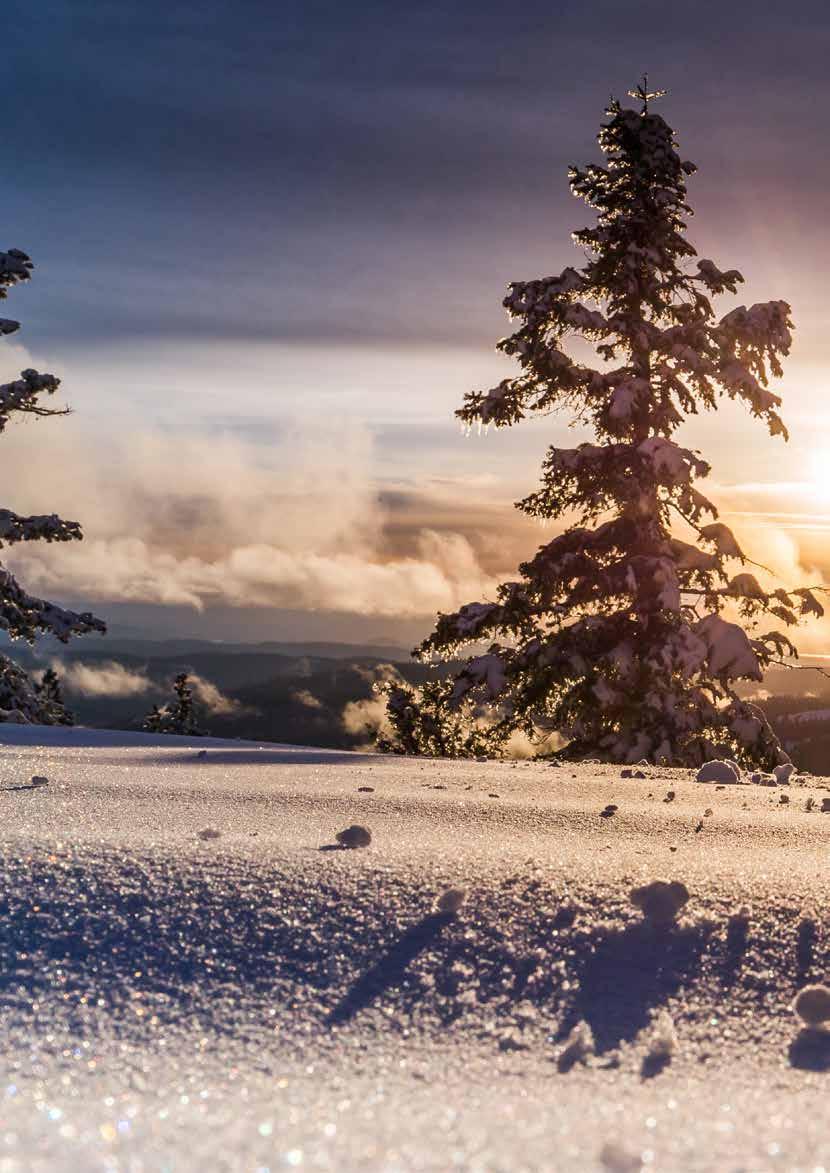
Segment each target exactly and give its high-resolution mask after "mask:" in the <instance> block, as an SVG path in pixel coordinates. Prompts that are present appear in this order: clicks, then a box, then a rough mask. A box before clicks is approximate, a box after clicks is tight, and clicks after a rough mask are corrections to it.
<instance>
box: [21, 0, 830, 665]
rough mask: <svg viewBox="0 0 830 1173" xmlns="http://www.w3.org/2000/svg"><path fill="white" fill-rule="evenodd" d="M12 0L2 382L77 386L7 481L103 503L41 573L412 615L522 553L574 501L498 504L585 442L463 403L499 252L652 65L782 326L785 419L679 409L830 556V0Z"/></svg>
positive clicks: (802, 567) (60, 585)
mask: <svg viewBox="0 0 830 1173" xmlns="http://www.w3.org/2000/svg"><path fill="white" fill-rule="evenodd" d="M4 11H5V13H6V16H7V40H6V49H7V53H6V60H5V69H4V81H3V84H4V87H5V108H6V111H7V117H6V119H5V123H4V138H5V160H6V162H5V176H6V182H5V184H4V198H3V217H4V229H3V231H4V233H5V237H4V239H3V241H2V246H3V247H18V248H22V249H25V250H26V251H27V252H29V253H30V254H31V256H32V258H33V260H34V261H35V263H36V271H35V276H34V279H33V281H32V282H31V283H30V285H29V286H28V287H27V288H25V289H22V290H19V291H16V292H14V293H13V294H12V297H11V298H10V299H9V301H8V302H7V303H6V308H5V310H4V313H6V314H7V315H8V316H12V317H15V318H19V319H20V320H21V321H22V322H23V329H22V330H21V332H20V333H19V334H18V335H17V336H16V338H15V340H14V341H10V342H7V343H6V344H4V347H3V356H2V362H3V375H4V377H13V376H14V374H15V373H16V372H17V371H19V370H20V368H21V367H22V366H26V365H29V364H31V365H35V366H37V367H39V368H40V369H46V370H54V372H55V373H56V374H59V375H60V376H61V377H62V378H63V379H64V391H65V399H66V400H67V401H68V402H69V403H71V405H72V407H73V408H74V409H75V414H74V415H73V416H72V417H71V418H70V419H68V420H52V421H45V422H27V423H25V424H23V425H17V426H15V427H13V428H11V429H10V430H9V432H8V433H7V434H6V435H5V436H4V437H3V440H2V443H3V455H4V459H3V462H2V465H0V470H2V471H0V488H2V494H3V496H2V504H3V505H4V506H7V507H9V508H13V509H16V510H18V511H21V512H23V511H33V512H51V511H53V510H57V511H59V512H60V513H62V514H63V515H64V516H68V517H72V518H76V517H77V518H78V519H79V520H80V521H82V522H83V524H84V528H85V532H86V540H85V542H84V543H83V544H82V545H79V546H78V547H77V548H68V547H66V546H62V547H54V548H53V547H48V548H46V547H45V548H41V549H38V548H36V547H35V546H32V547H31V548H30V549H28V550H26V551H23V552H22V553H20V554H18V555H17V556H16V558H15V560H14V565H15V566H16V567H19V568H20V570H21V574H22V577H23V582H24V584H25V585H26V586H27V587H29V589H31V590H35V591H38V592H42V593H45V594H51V595H53V596H54V597H55V598H56V599H58V600H59V601H69V602H73V603H80V602H83V603H85V604H89V605H94V607H95V609H96V610H97V612H98V613H99V614H101V615H102V616H103V617H105V618H109V619H111V620H113V621H114V623H115V625H116V626H117V625H121V626H123V625H133V626H136V627H139V628H141V629H142V630H143V631H145V632H147V633H150V632H153V633H157V634H170V633H174V632H180V633H183V634H195V633H198V634H202V635H206V636H216V637H220V638H233V639H266V638H280V639H284V638H297V639H299V638H307V637H320V638H341V639H369V638H380V637H386V638H390V639H395V640H399V639H402V640H405V641H407V640H411V639H413V638H414V637H415V636H417V635H418V634H420V633H422V632H424V631H425V630H426V629H427V627H428V625H429V617H430V615H431V614H432V613H434V611H435V610H437V609H445V610H446V609H449V608H452V607H455V606H457V605H458V604H460V603H462V602H465V601H469V599H471V598H475V597H479V596H480V595H481V594H482V593H483V592H486V591H487V590H489V589H491V588H492V584H493V581H494V576H499V575H501V574H507V575H510V574H511V573H512V572H513V571H514V569H515V565H516V563H517V561H518V560H519V559H520V558H521V557H523V556H526V555H530V554H531V553H532V552H533V550H534V548H535V547H536V545H538V544H539V543H540V542H541V541H543V540H545V538H546V536H550V535H551V534H552V533H553V532H555V530H542V529H540V528H539V527H538V526H536V525H535V524H530V523H528V522H527V521H526V520H522V519H521V518H520V517H519V516H518V515H516V514H514V511H513V510H512V508H511V502H512V501H513V500H514V499H516V498H517V497H518V496H520V495H523V494H525V493H527V492H529V491H531V490H532V489H533V487H534V486H535V484H536V481H537V477H538V468H539V464H540V461H541V458H542V456H543V453H544V451H545V448H546V447H547V445H548V444H550V443H552V442H560V443H566V444H568V445H570V444H573V443H576V442H578V440H579V439H582V438H584V437H583V435H582V433H580V432H573V431H569V430H568V429H567V427H566V425H567V420H566V419H564V418H563V419H547V420H544V421H540V422H535V423H532V424H524V425H522V426H520V427H519V428H517V429H513V430H512V431H509V432H508V431H501V432H496V433H491V434H489V435H487V436H477V435H471V436H464V435H463V434H462V433H461V431H460V429H459V427H458V425H457V423H456V422H455V420H454V419H453V415H452V413H453V410H454V409H455V407H457V406H458V405H459V403H460V401H461V398H462V395H463V393H464V392H465V391H466V390H470V389H474V388H486V387H488V386H490V385H491V384H492V383H493V382H496V381H497V380H498V379H499V378H501V377H502V376H503V375H504V374H505V373H508V372H509V371H510V369H511V368H510V366H509V365H508V364H507V363H505V362H504V361H503V360H500V359H498V358H497V357H496V355H495V353H494V350H493V347H494V344H495V342H496V341H497V339H498V338H499V337H501V336H502V335H503V334H505V333H506V332H507V319H506V317H505V315H504V311H503V310H502V307H501V298H502V296H503V290H504V286H505V285H506V283H507V282H508V281H509V280H512V279H527V278H531V277H535V276H543V275H547V274H550V273H554V272H558V271H559V270H561V269H562V268H563V267H564V266H565V265H568V264H578V263H579V261H580V254H579V253H578V251H577V250H576V249H575V248H574V247H573V245H572V244H571V241H570V232H571V230H572V229H574V228H577V227H581V226H583V225H584V224H586V223H589V222H590V220H591V215H590V212H589V210H588V209H585V208H584V207H583V206H582V205H580V204H578V203H577V202H576V201H575V200H574V199H573V198H572V197H571V196H570V194H569V191H568V186H567V174H566V170H567V165H568V164H569V163H570V162H580V163H581V162H586V161H588V160H591V159H595V158H597V157H598V151H597V147H596V143H595V135H596V131H597V127H598V125H599V122H600V119H601V117H602V111H603V107H604V105H605V103H606V101H607V99H608V97H609V95H610V94H615V95H620V96H622V95H624V93H625V91H626V89H628V88H629V87H630V86H631V85H632V84H635V83H636V81H637V79H638V78H639V76H640V75H641V73H642V71H643V70H644V69H647V70H648V71H649V74H650V79H651V80H652V82H653V83H654V84H656V85H660V86H665V87H667V88H668V89H669V90H670V94H669V96H668V97H667V98H665V99H663V101H662V102H661V104H660V112H661V113H662V114H663V116H664V117H666V118H667V120H668V121H669V122H670V123H671V124H672V125H673V126H675V127H676V128H677V130H678V133H679V137H680V142H681V147H682V152H683V155H684V157H687V158H690V159H692V160H693V161H694V162H695V163H697V164H698V166H699V168H700V171H699V173H698V175H696V176H694V177H693V178H692V179H691V180H690V200H691V203H692V205H693V207H694V208H695V210H696V216H695V218H694V220H693V221H692V223H691V225H690V239H691V240H692V242H693V243H694V244H695V245H696V247H697V248H698V251H699V253H700V255H701V256H703V257H711V258H712V259H713V260H715V261H716V262H717V263H718V264H719V265H720V266H721V267H722V268H730V267H733V266H734V267H737V268H739V269H740V270H741V271H742V273H743V274H744V277H745V278H746V284H745V285H744V287H743V289H742V290H741V297H740V299H739V300H740V301H741V302H745V303H746V304H751V303H752V302H755V301H765V300H768V299H773V298H775V299H778V298H780V299H784V300H787V301H789V302H790V303H791V305H792V307H793V316H794V320H795V323H796V327H797V332H796V341H795V347H794V351H793V354H792V356H791V358H790V359H789V362H788V363H787V365H786V377H785V379H784V380H782V382H781V388H780V390H781V393H782V394H783V395H784V409H783V414H784V416H785V419H786V421H787V423H788V424H789V426H790V430H791V441H790V443H789V444H788V445H785V444H783V443H782V442H781V440H780V439H776V440H772V439H770V438H769V437H768V436H767V435H766V433H765V431H764V429H763V427H762V425H760V424H759V423H758V422H757V421H753V420H751V419H750V417H749V416H748V415H746V414H745V413H744V412H741V411H739V410H738V409H736V408H733V407H732V406H731V405H728V406H727V407H726V408H725V409H724V410H723V411H722V412H719V413H718V415H717V416H710V417H708V418H706V419H703V420H701V421H698V422H696V423H695V424H694V425H690V426H689V427H688V428H687V429H685V431H684V432H682V433H681V436H682V438H683V440H684V442H686V443H687V444H689V445H690V446H693V447H699V448H700V449H701V450H702V452H703V454H704V455H705V456H706V457H707V459H709V460H710V462H711V463H712V465H713V473H712V478H711V481H710V485H709V492H710V494H711V495H712V496H714V498H715V499H716V500H717V501H718V502H719V503H720V504H721V505H722V507H723V509H724V510H725V511H727V512H729V513H730V514H731V516H729V517H727V518H726V520H728V521H729V522H730V524H732V525H733V527H734V528H735V529H736V530H737V531H738V532H739V533H740V534H741V535H743V537H744V540H745V543H746V545H747V547H748V548H749V550H750V552H751V553H752V554H753V556H754V557H756V558H758V559H760V560H761V561H764V562H767V563H771V564H772V565H774V566H775V567H776V568H777V569H779V570H780V571H781V572H782V574H784V575H785V576H787V577H788V578H789V579H790V580H791V581H792V577H793V576H796V578H797V582H796V583H795V585H802V584H804V583H806V582H815V581H817V579H818V577H819V575H820V574H821V573H824V574H825V576H827V577H828V578H830V548H828V542H827V537H828V532H830V395H828V375H827V370H828V362H830V329H828V323H827V318H828V293H827V288H826V268H827V254H828V251H830V249H829V248H828V229H827V225H826V219H827V190H828V187H829V186H830V152H828V150H827V107H828V101H829V100H830V75H828V72H827V60H828V58H829V57H830V16H828V11H827V6H826V4H825V3H820V2H818V0H815V2H812V3H800V4H797V5H789V6H782V5H780V4H772V3H763V2H759V0H756V2H754V3H730V4H724V3H723V2H722V0H720V2H719V3H709V2H706V0H699V2H697V3H695V4H694V5H693V6H689V5H682V6H681V5H677V4H670V3H664V4H657V3H634V4H629V5H619V4H617V3H610V2H609V3H605V2H598V0H584V2H583V3H580V4H571V3H551V2H550V0H545V3H541V2H537V0H527V2H526V3H525V4H523V5H521V6H520V7H517V6H513V7H510V6H505V5H504V4H502V3H494V2H491V0H453V2H452V3H451V2H449V0H444V2H442V3H437V2H435V0H420V2H419V3H417V4H411V5H410V4H402V3H396V2H395V0H392V2H390V0H384V2H383V3H380V2H379V0H378V2H374V3H373V2H370V0H352V2H351V3H348V4H344V3H342V2H341V3H334V2H333V0H332V2H330V3H319V2H316V0H281V2H280V3H277V4H275V3H272V2H270V0H259V2H256V0H234V2H233V3H230V2H228V3H219V2H217V0H202V2H200V3H198V4H197V3H177V2H176V0H164V2H162V0H147V2H146V3H143V4H141V5H132V4H123V3H117V2H115V0H110V2H108V0H73V2H72V3H69V2H67V0H64V2H63V3H49V2H46V0H44V2H42V3H37V4H32V3H31V2H29V3H23V2H22V0H11V2H10V3H8V4H7V6H6V8H5V9H4ZM734 301H735V299H731V300H730V299H725V300H723V301H722V310H721V312H726V311H727V310H728V309H729V308H731V305H732V304H734ZM10 561H12V559H10ZM24 572H25V573H24ZM806 640H807V643H806V645H805V646H806V647H807V649H808V650H813V651H816V650H823V649H824V648H826V649H827V650H828V651H830V627H828V626H826V625H825V626H823V627H820V628H816V629H814V630H812V631H808V632H807V634H806Z"/></svg>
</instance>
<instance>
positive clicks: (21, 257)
mask: <svg viewBox="0 0 830 1173" xmlns="http://www.w3.org/2000/svg"><path fill="white" fill-rule="evenodd" d="M33 268H34V265H33V264H32V262H31V260H30V258H29V257H27V256H26V254H25V253H24V252H21V251H20V249H19V248H10V249H9V250H8V251H7V252H0V298H3V297H6V296H7V295H8V290H9V289H11V287H12V286H13V285H17V284H18V283H19V282H21V281H28V280H29V278H30V277H31V275H32V269H33Z"/></svg>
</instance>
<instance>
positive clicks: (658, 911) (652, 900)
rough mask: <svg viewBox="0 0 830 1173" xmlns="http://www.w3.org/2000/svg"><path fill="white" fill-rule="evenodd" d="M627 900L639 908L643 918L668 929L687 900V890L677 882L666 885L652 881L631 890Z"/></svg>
mask: <svg viewBox="0 0 830 1173" xmlns="http://www.w3.org/2000/svg"><path fill="white" fill-rule="evenodd" d="M629 900H630V901H631V903H632V904H633V905H634V907H635V908H639V909H640V911H641V912H642V914H643V917H644V918H645V920H647V921H651V923H652V924H653V925H657V926H660V927H668V926H669V925H671V924H673V923H674V921H675V920H676V919H677V914H678V913H679V912H680V909H681V908H682V907H683V906H684V904H687V903H688V900H689V889H688V888H687V887H686V885H685V884H681V883H680V881H679V880H672V881H671V882H670V883H667V882H666V881H665V880H653V881H652V883H650V884H643V885H642V886H641V887H640V888H632V890H631V893H630V895H629Z"/></svg>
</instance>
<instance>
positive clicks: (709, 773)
mask: <svg viewBox="0 0 830 1173" xmlns="http://www.w3.org/2000/svg"><path fill="white" fill-rule="evenodd" d="M740 780H741V771H740V770H739V769H738V767H737V766H736V765H735V763H734V762H731V761H728V760H727V761H723V762H721V761H718V760H715V761H711V762H704V764H703V765H702V766H701V767H700V769H699V770H698V772H697V776H696V778H695V781H696V782H723V783H726V784H728V785H732V786H734V785H735V783H737V782H740Z"/></svg>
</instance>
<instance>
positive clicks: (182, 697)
mask: <svg viewBox="0 0 830 1173" xmlns="http://www.w3.org/2000/svg"><path fill="white" fill-rule="evenodd" d="M173 694H174V697H175V700H173V701H171V702H170V704H168V705H164V707H163V708H161V709H160V708H159V707H158V705H153V707H152V709H151V710H150V712H149V713H148V714H147V716H146V717H145V718H144V722H143V724H142V729H144V730H146V731H147V732H148V733H181V734H184V735H185V736H187V737H203V736H204V730H203V729H200V728H199V722H198V719H197V713H196V706H195V704H194V701H193V689H192V688H191V687H190V679H189V677H188V674H187V673H186V672H180V673H179V674H178V676H177V677H176V679H175V680H174V681H173Z"/></svg>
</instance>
